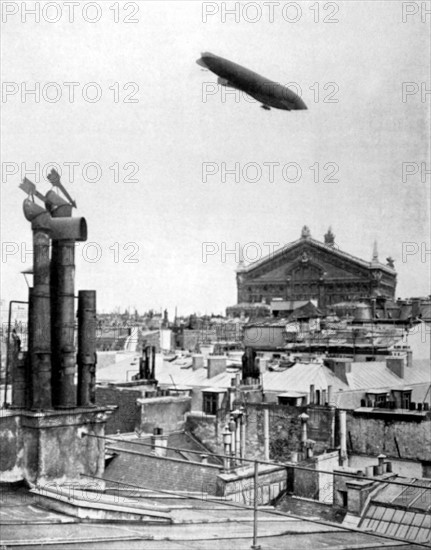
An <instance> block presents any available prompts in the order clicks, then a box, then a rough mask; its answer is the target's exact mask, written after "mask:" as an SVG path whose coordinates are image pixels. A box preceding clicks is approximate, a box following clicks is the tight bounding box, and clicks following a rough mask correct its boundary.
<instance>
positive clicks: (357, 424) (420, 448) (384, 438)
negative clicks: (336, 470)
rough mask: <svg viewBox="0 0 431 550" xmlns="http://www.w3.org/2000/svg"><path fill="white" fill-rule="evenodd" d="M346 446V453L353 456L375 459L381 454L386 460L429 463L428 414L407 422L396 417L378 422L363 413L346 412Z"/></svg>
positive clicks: (430, 426)
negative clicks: (412, 460)
mask: <svg viewBox="0 0 431 550" xmlns="http://www.w3.org/2000/svg"><path fill="white" fill-rule="evenodd" d="M347 444H348V450H349V453H353V454H367V455H372V456H377V455H379V454H380V453H383V454H385V455H386V456H387V457H388V458H390V457H394V458H404V459H414V460H421V461H429V460H430V456H431V413H428V414H426V415H424V416H417V417H416V420H413V419H412V418H411V417H410V419H409V420H407V419H406V418H403V416H401V415H396V414H385V416H383V415H382V416H381V417H380V418H379V417H377V416H373V415H370V414H367V413H360V412H354V411H351V412H348V413H347ZM397 446H398V448H397ZM398 450H399V454H398Z"/></svg>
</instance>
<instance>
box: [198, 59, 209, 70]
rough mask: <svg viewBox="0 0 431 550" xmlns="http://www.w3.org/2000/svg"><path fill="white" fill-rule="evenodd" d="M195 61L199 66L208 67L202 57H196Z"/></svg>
mask: <svg viewBox="0 0 431 550" xmlns="http://www.w3.org/2000/svg"><path fill="white" fill-rule="evenodd" d="M196 63H197V64H198V65H200V66H201V67H204V68H205V69H208V67H207V64H206V63H205V61H204V60H203V59H202V58H199V59H196Z"/></svg>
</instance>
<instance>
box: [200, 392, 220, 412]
mask: <svg viewBox="0 0 431 550" xmlns="http://www.w3.org/2000/svg"><path fill="white" fill-rule="evenodd" d="M217 409H218V393H212V392H203V412H204V413H205V414H212V415H216V414H217Z"/></svg>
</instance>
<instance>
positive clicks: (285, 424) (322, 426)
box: [246, 403, 335, 461]
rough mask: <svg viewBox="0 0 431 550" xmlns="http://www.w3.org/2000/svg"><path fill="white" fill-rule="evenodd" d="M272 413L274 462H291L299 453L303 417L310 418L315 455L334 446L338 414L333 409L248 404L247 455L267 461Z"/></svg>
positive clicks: (271, 442)
mask: <svg viewBox="0 0 431 550" xmlns="http://www.w3.org/2000/svg"><path fill="white" fill-rule="evenodd" d="M265 408H267V409H268V411H269V448H270V460H279V461H288V460H289V459H290V458H291V453H292V452H294V451H298V450H299V444H300V437H301V421H300V419H299V416H300V414H302V413H303V412H305V413H306V414H308V415H309V419H308V423H307V424H308V430H307V431H308V439H312V440H314V441H315V442H316V444H315V446H314V452H315V454H318V453H321V452H323V451H324V450H326V449H330V448H333V446H334V437H333V434H334V429H335V411H334V409H333V408H332V407H323V406H321V407H308V406H307V407H291V406H289V405H278V404H276V403H263V404H262V403H260V404H258V403H248V404H247V407H246V412H247V421H246V456H247V458H258V459H263V456H264V454H263V453H264V430H263V417H264V412H263V411H264V409H265Z"/></svg>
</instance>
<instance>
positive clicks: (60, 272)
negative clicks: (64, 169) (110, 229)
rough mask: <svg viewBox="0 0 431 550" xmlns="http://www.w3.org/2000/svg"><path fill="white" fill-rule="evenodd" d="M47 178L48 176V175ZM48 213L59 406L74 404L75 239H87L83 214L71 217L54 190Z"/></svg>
mask: <svg viewBox="0 0 431 550" xmlns="http://www.w3.org/2000/svg"><path fill="white" fill-rule="evenodd" d="M48 179H50V176H48ZM45 198H46V204H47V207H48V210H49V212H50V215H51V221H50V226H51V239H52V248H51V251H52V258H51V267H50V271H51V273H50V277H51V278H50V294H51V348H52V389H53V392H52V398H53V404H54V406H55V407H58V408H73V407H76V404H77V395H76V389H75V383H74V379H75V372H76V365H75V363H76V357H75V242H76V241H86V240H87V224H86V221H85V219H84V218H72V217H71V215H72V206H71V205H70V204H69V203H68V202H66V201H65V200H63V199H62V198H61V197H60V196H59V195H57V194H56V193H55V192H54V191H52V190H51V191H49V192H48V193H47V194H46V197H45Z"/></svg>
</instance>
